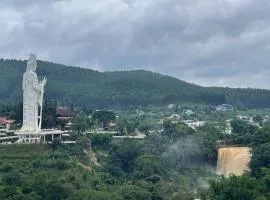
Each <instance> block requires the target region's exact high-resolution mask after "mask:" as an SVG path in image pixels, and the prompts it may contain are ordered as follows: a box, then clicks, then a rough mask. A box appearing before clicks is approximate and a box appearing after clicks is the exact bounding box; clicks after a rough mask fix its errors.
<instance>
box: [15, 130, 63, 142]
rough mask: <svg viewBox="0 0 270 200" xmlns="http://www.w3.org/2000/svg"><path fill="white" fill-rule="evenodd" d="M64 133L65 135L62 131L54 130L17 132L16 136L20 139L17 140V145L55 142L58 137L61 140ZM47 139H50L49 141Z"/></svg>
mask: <svg viewBox="0 0 270 200" xmlns="http://www.w3.org/2000/svg"><path fill="white" fill-rule="evenodd" d="M63 133H65V132H64V131H61V130H54V129H42V130H41V131H39V132H35V131H17V132H15V135H17V136H18V137H19V139H18V140H17V142H16V143H18V144H40V143H49V142H50V141H52V140H54V138H56V137H59V138H60V140H61V139H62V134H63ZM46 136H47V137H46ZM47 138H49V139H48V141H47ZM50 139H51V140H50Z"/></svg>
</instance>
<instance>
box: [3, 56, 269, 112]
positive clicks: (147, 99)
mask: <svg viewBox="0 0 270 200" xmlns="http://www.w3.org/2000/svg"><path fill="white" fill-rule="evenodd" d="M25 69H26V62H25V61H18V60H4V59H0V101H1V102H15V101H20V98H21V81H22V75H23V73H24V72H25ZM37 73H38V75H39V76H41V77H42V76H46V77H47V78H48V84H47V86H46V96H47V97H48V98H51V99H57V100H58V101H59V102H61V103H63V104H71V103H72V104H73V105H77V106H84V107H91V106H95V107H104V106H117V105H119V106H128V105H148V104H155V105H164V104H168V103H180V102H197V103H207V104H212V105H215V104H221V103H232V104H234V105H237V106H255V107H270V91H268V90H261V89H231V88H217V87H201V86H197V85H194V84H190V83H187V82H184V81H181V80H178V79H176V78H172V77H169V76H164V75H161V74H158V73H153V72H149V71H144V70H135V71H117V72H98V71H94V70H91V69H84V68H78V67H67V66H64V65H60V64H55V63H50V62H45V61H38V69H37Z"/></svg>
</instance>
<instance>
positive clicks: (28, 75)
mask: <svg viewBox="0 0 270 200" xmlns="http://www.w3.org/2000/svg"><path fill="white" fill-rule="evenodd" d="M36 68H37V62H36V56H35V55H34V54H30V55H29V59H28V61H27V69H26V72H25V73H24V74H23V84H22V90H23V125H22V128H21V131H30V132H39V131H40V129H41V121H42V119H41V116H42V103H43V93H44V86H45V84H46V78H44V79H43V80H42V81H40V82H39V80H38V77H37V74H36Z"/></svg>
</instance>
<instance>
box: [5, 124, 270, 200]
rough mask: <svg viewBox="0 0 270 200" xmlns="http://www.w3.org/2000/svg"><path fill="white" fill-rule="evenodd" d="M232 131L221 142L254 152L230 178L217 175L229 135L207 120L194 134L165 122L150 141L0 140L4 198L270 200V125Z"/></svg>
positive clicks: (106, 137) (96, 138)
mask: <svg viewBox="0 0 270 200" xmlns="http://www.w3.org/2000/svg"><path fill="white" fill-rule="evenodd" d="M233 129H234V131H238V132H237V133H235V134H234V135H231V136H228V138H223V139H224V140H226V141H230V143H232V141H236V140H238V141H239V140H242V141H243V144H245V145H247V146H251V147H252V148H253V150H252V155H253V156H252V160H251V163H250V168H251V172H249V173H246V174H244V175H243V176H239V177H237V176H230V177H229V178H224V177H220V176H217V175H216V174H215V165H216V160H217V154H216V150H217V143H216V141H217V140H218V139H222V137H223V135H222V134H220V132H219V130H218V129H216V128H214V127H211V126H208V125H206V126H204V127H201V128H200V129H199V130H198V131H197V132H195V131H193V130H192V129H190V128H189V127H187V126H186V125H184V124H181V123H179V124H173V123H170V122H169V121H167V122H165V123H164V131H163V132H162V133H151V134H150V133H149V134H148V135H147V137H146V138H145V139H144V140H130V139H125V140H114V139H113V138H112V135H110V134H91V135H87V136H85V135H83V134H80V133H74V134H73V135H72V137H73V139H74V140H76V144H72V145H66V144H61V143H60V140H58V139H55V140H53V141H52V143H51V144H32V145H20V144H16V145H15V144H14V145H1V146H0V199H1V200H2V199H3V200H4V199H5V200H7V199H10V200H41V199H45V200H62V199H63V200H64V199H66V200H86V199H89V200H90V199H95V200H110V199H112V200H115V199H117V200H124V199H125V200H127V199H130V200H133V199H134V200H178V199H180V200H193V199H194V197H200V199H202V200H228V199H231V200H267V199H269V198H270V193H269V191H270V184H269V183H270V169H269V167H270V166H269V164H270V162H269V161H270V160H269V159H270V156H269V155H270V154H269V151H270V143H269V138H270V137H269V133H270V126H269V124H266V125H265V126H264V127H263V128H262V129H259V128H256V127H252V126H250V125H248V124H246V123H242V122H239V121H234V122H233ZM246 130H248V131H249V132H248V133H246ZM244 135H245V136H246V138H248V140H243V139H244V137H243V136H244ZM254 141H255V142H254Z"/></svg>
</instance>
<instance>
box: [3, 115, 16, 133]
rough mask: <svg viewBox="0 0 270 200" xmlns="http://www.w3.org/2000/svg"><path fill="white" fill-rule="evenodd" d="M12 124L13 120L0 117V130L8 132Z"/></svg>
mask: <svg viewBox="0 0 270 200" xmlns="http://www.w3.org/2000/svg"><path fill="white" fill-rule="evenodd" d="M14 122H15V120H12V119H9V117H0V130H2V131H3V130H9V128H10V125H11V124H13V123H14Z"/></svg>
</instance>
